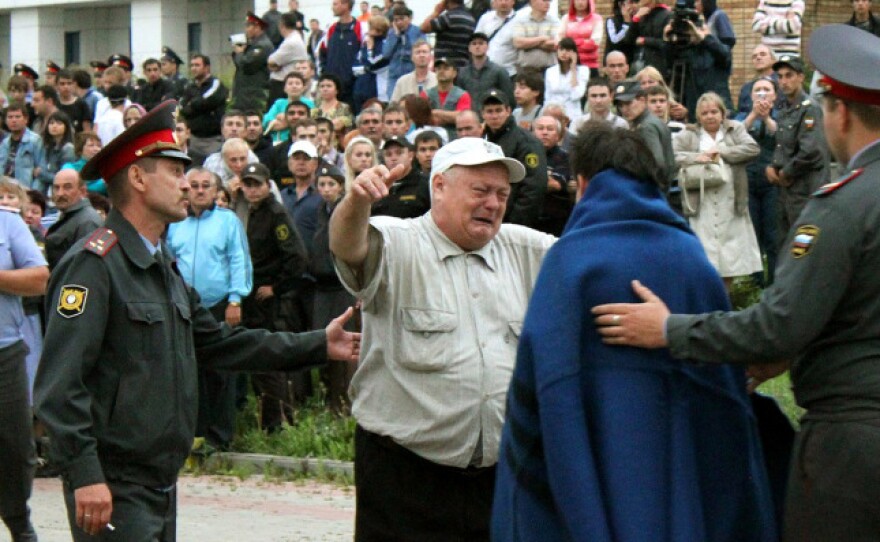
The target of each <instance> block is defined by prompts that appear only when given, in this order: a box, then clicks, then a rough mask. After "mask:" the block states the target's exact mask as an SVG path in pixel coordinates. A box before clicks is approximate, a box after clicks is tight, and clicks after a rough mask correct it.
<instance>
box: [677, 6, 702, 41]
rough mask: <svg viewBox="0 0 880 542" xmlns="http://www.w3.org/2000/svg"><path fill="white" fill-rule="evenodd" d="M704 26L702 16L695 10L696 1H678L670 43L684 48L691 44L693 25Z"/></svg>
mask: <svg viewBox="0 0 880 542" xmlns="http://www.w3.org/2000/svg"><path fill="white" fill-rule="evenodd" d="M688 22H692V23H694V25H695V26H697V27H701V26H703V22H702V20H701V19H700V14H699V13H698V12H697V10H696V9H695V8H694V0H676V1H675V8H674V9H673V10H672V31H671V32H670V33H669V42H670V43H672V44H673V45H676V46H679V47H684V46H686V45H689V44H690V42H691V25H689V24H688Z"/></svg>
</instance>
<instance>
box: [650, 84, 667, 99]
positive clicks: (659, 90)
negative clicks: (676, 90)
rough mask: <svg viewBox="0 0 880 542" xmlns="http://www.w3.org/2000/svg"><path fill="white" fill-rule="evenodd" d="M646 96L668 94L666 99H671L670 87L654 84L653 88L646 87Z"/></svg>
mask: <svg viewBox="0 0 880 542" xmlns="http://www.w3.org/2000/svg"><path fill="white" fill-rule="evenodd" d="M645 96H646V97H648V96H666V99H667V100H668V99H670V98H671V96H670V95H669V89H668V88H666V87H665V86H664V85H654V86H653V87H651V88H648V89H645Z"/></svg>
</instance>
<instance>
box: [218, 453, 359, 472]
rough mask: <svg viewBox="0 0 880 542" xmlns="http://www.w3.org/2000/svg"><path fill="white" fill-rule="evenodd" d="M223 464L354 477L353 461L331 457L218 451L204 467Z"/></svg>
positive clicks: (259, 469) (260, 469)
mask: <svg viewBox="0 0 880 542" xmlns="http://www.w3.org/2000/svg"><path fill="white" fill-rule="evenodd" d="M224 465H232V466H238V467H241V466H250V467H253V468H254V469H255V470H258V471H262V470H263V469H264V468H266V467H272V468H273V469H279V470H282V471H285V472H291V473H296V474H320V473H331V474H344V475H346V476H348V477H354V463H352V462H350V461H336V460H333V459H313V458H300V457H285V456H280V455H269V454H241V453H234V452H218V453H215V454H211V455H210V456H209V457H208V458H207V459H206V460H205V467H207V468H209V469H210V468H217V467H222V466H224Z"/></svg>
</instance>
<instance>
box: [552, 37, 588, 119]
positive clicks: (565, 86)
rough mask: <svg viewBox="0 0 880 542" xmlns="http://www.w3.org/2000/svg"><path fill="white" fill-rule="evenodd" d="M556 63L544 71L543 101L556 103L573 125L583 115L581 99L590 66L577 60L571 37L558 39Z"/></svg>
mask: <svg viewBox="0 0 880 542" xmlns="http://www.w3.org/2000/svg"><path fill="white" fill-rule="evenodd" d="M556 60H557V64H555V65H553V66H550V67H549V68H547V71H546V72H545V73H544V103H558V104H562V105H563V106H564V107H565V113H566V114H567V115H568V118H569V119H570V120H571V123H572V125H574V124H575V123H576V122H577V121H578V120H579V119H580V118H581V116H583V114H584V113H583V109H582V107H581V100H582V99H583V97H584V93H585V92H586V90H587V81H589V80H590V68H588V67H586V66H581V65H580V64H579V62H578V52H577V45H575V43H574V40H573V39H571V38H563V39H561V40H559V45H558V47H557V49H556Z"/></svg>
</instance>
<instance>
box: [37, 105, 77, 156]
mask: <svg viewBox="0 0 880 542" xmlns="http://www.w3.org/2000/svg"><path fill="white" fill-rule="evenodd" d="M53 120H54V121H56V122H60V123H61V124H63V125H64V135H63V136H62V137H61V145H59V147H63V146H64V145H65V144H66V143H73V124H71V122H70V117H69V116H67V113H65V112H64V111H61V110H60V109H59V110H58V111H55V112H53V113H51V114H50V115H49V116H48V117H46V122H44V123H43V133H42V134H40V135H41V136H42V137H43V147H45V148H47V149H52V148H55V138H54V137H52V136H51V135H49V123H51V122H52V121H53Z"/></svg>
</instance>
